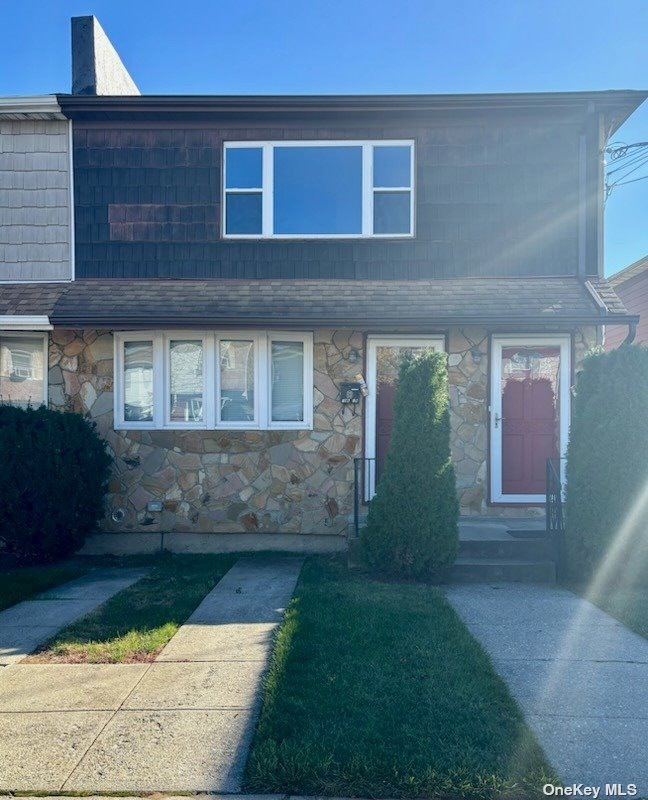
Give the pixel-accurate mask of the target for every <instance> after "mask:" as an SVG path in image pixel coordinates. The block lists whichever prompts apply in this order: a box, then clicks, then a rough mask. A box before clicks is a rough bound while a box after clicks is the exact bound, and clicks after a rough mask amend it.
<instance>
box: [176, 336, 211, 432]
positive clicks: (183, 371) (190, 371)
mask: <svg viewBox="0 0 648 800" xmlns="http://www.w3.org/2000/svg"><path fill="white" fill-rule="evenodd" d="M169 369H170V379H171V386H170V389H171V394H170V401H171V402H170V404H169V408H170V420H171V422H202V420H203V346H202V342H201V341H200V340H197V341H188V340H176V341H172V342H169Z"/></svg>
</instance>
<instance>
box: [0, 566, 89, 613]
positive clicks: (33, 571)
mask: <svg viewBox="0 0 648 800" xmlns="http://www.w3.org/2000/svg"><path fill="white" fill-rule="evenodd" d="M90 566H91V564H88V563H86V562H84V561H83V560H81V559H67V560H65V561H58V562H56V563H55V564H41V565H38V566H32V567H12V568H11V569H0V611H2V609H3V608H8V607H9V606H12V605H14V603H20V602H21V601H22V600H28V599H29V598H30V597H33V596H34V595H35V594H38V593H39V592H44V591H46V590H47V589H51V588H52V586H58V585H59V584H61V583H66V582H67V581H71V580H72V579H73V578H78V577H79V576H80V575H83V574H85V573H86V572H87V571H88V569H89V568H90Z"/></svg>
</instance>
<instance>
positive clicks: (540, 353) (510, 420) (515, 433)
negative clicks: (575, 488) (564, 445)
mask: <svg viewBox="0 0 648 800" xmlns="http://www.w3.org/2000/svg"><path fill="white" fill-rule="evenodd" d="M559 381H560V348H559V347H505V348H503V349H502V419H501V426H502V493H503V494H505V495H516V494H519V495H542V494H544V492H545V465H546V461H547V459H548V458H557V457H558V455H559V452H560V434H559V430H560V402H559V398H560V385H559Z"/></svg>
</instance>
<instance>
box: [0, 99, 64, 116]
mask: <svg viewBox="0 0 648 800" xmlns="http://www.w3.org/2000/svg"><path fill="white" fill-rule="evenodd" d="M0 119H13V120H22V119H66V117H65V115H64V114H63V112H62V111H61V106H59V104H58V100H57V99H56V95H53V94H44V95H35V96H32V97H0Z"/></svg>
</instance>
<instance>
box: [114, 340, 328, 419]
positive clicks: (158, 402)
mask: <svg viewBox="0 0 648 800" xmlns="http://www.w3.org/2000/svg"><path fill="white" fill-rule="evenodd" d="M177 339H186V340H192V341H198V340H200V341H202V343H203V421H202V422H171V421H170V419H169V416H170V402H171V401H170V374H169V373H170V366H169V342H170V341H171V340H174V341H175V340H177ZM223 340H237V341H238V340H243V341H247V340H251V341H253V342H254V359H255V361H254V364H255V378H254V396H255V400H254V405H255V419H254V421H251V422H247V421H232V422H223V421H222V420H221V419H220V344H221V342H222V341H223ZM135 341H139V342H142V341H144V342H152V343H153V420H152V421H150V422H149V421H146V422H127V421H125V419H124V344H125V343H126V342H135ZM273 341H289V342H297V341H298V342H302V343H303V344H304V420H303V421H298V422H273V421H272V419H271V408H272V404H271V400H270V392H271V387H270V381H269V376H270V374H271V368H270V362H271V347H272V342H273ZM114 365H115V375H114V388H115V418H114V428H115V430H242V431H246V430H311V429H312V427H313V377H314V373H313V334H312V333H302V332H299V333H291V332H285V331H263V332H259V331H254V332H247V331H239V330H233V331H231V330H219V331H196V330H177V331H176V330H173V331H133V332H132V333H129V332H127V331H120V332H118V333H115V334H114Z"/></svg>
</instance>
